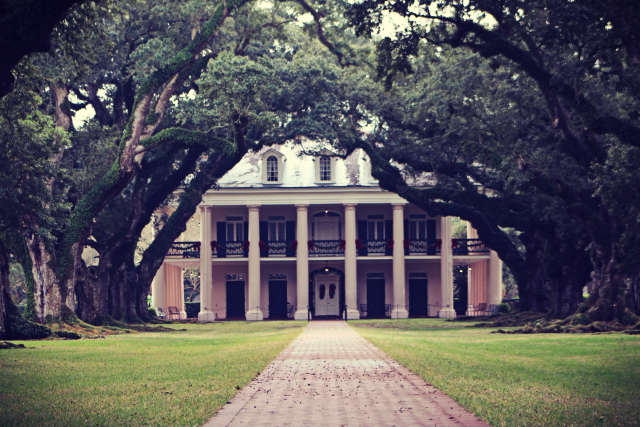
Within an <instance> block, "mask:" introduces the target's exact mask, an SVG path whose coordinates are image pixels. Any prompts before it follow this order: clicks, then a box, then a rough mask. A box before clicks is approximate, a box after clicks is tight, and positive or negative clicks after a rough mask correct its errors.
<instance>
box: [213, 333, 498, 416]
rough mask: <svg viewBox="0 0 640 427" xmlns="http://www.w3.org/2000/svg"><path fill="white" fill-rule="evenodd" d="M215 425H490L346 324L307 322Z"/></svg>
mask: <svg viewBox="0 0 640 427" xmlns="http://www.w3.org/2000/svg"><path fill="white" fill-rule="evenodd" d="M214 426H216V427H217V426H402V427H404V426H434V427H436V426H437V427H441V426H447V427H448V426H473V427H480V426H482V427H486V426H488V424H486V423H485V422H483V421H482V420H480V419H478V417H476V416H474V415H472V414H471V413H469V412H468V411H466V410H465V409H463V408H462V407H461V406H460V405H458V404H457V403H456V402H455V401H454V400H453V399H451V398H450V397H449V396H447V395H446V394H444V393H443V392H441V391H440V390H438V389H436V388H435V387H433V386H431V385H430V384H427V383H426V382H425V381H424V380H423V379H422V378H420V377H419V376H418V375H415V374H413V373H411V371H409V370H408V369H406V368H404V367H403V366H401V365H400V364H399V363H398V362H396V361H395V360H393V359H392V358H390V357H389V356H387V355H386V354H385V353H384V352H382V351H381V350H379V349H378V348H376V347H374V346H373V345H371V344H369V342H367V341H366V340H365V339H364V338H362V337H361V336H360V335H358V334H357V333H356V332H355V331H354V330H353V329H351V328H350V327H348V326H347V324H346V323H344V322H340V321H313V322H311V323H310V324H309V326H308V327H307V329H306V330H305V331H304V332H303V333H302V334H301V335H300V336H299V337H298V338H297V339H296V340H295V341H293V342H292V343H291V344H290V345H289V346H288V347H287V348H286V349H285V350H284V351H283V352H282V353H280V355H279V356H278V357H277V358H276V359H275V360H274V361H273V362H271V363H270V364H269V366H267V368H266V369H265V370H264V371H263V372H262V373H261V374H260V375H259V376H257V377H256V378H255V379H254V380H253V381H252V382H251V383H249V384H248V385H247V386H246V387H245V388H243V389H242V390H240V392H238V394H237V395H236V396H235V397H234V398H233V400H231V402H230V403H228V404H226V405H225V406H224V407H223V408H221V409H220V411H219V412H218V413H217V414H216V416H214V417H213V418H211V419H210V420H209V421H208V422H207V423H206V424H205V427H214Z"/></svg>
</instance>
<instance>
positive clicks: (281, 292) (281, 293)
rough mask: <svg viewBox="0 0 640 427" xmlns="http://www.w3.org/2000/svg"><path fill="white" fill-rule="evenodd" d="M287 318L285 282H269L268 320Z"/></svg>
mask: <svg viewBox="0 0 640 427" xmlns="http://www.w3.org/2000/svg"><path fill="white" fill-rule="evenodd" d="M286 318H287V281H286V280H269V319H286Z"/></svg>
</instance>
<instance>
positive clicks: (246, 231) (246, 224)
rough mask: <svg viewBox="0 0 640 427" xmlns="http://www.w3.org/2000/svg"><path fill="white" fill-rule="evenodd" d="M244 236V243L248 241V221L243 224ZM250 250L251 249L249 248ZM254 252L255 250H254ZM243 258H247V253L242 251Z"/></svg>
mask: <svg viewBox="0 0 640 427" xmlns="http://www.w3.org/2000/svg"><path fill="white" fill-rule="evenodd" d="M243 234H244V236H242V237H243V238H244V240H245V241H249V221H245V222H244V233H243ZM243 244H244V242H243ZM249 249H251V248H249ZM254 250H255V249H254ZM243 256H249V251H244V253H243Z"/></svg>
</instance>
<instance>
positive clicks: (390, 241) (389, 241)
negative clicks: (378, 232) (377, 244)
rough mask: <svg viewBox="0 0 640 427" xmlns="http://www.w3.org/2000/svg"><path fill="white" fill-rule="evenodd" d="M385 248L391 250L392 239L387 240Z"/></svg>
mask: <svg viewBox="0 0 640 427" xmlns="http://www.w3.org/2000/svg"><path fill="white" fill-rule="evenodd" d="M387 247H388V248H389V249H393V239H388V240H387Z"/></svg>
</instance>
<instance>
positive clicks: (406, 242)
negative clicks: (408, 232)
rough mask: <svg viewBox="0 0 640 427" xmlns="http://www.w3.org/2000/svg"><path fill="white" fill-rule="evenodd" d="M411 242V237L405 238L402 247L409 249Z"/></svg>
mask: <svg viewBox="0 0 640 427" xmlns="http://www.w3.org/2000/svg"><path fill="white" fill-rule="evenodd" d="M409 242H411V240H409V239H404V240H403V241H402V247H403V248H405V249H409Z"/></svg>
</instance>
